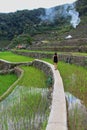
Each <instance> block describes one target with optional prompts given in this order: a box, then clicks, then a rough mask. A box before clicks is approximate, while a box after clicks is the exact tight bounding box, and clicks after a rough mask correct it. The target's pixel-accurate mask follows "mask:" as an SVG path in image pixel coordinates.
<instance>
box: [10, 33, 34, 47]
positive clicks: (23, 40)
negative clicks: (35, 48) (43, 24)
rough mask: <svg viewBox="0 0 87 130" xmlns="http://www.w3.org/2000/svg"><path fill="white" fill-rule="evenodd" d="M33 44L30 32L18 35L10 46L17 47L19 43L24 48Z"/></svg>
mask: <svg viewBox="0 0 87 130" xmlns="http://www.w3.org/2000/svg"><path fill="white" fill-rule="evenodd" d="M31 44H32V38H31V37H30V36H29V34H21V35H19V36H16V37H15V38H13V40H12V41H11V46H10V47H15V46H17V45H22V46H23V47H24V48H26V47H27V46H29V45H31Z"/></svg>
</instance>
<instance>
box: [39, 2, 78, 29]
mask: <svg viewBox="0 0 87 130" xmlns="http://www.w3.org/2000/svg"><path fill="white" fill-rule="evenodd" d="M68 16H71V20H70V24H71V25H72V26H73V27H74V28H76V27H77V25H79V23H80V18H79V12H77V11H76V8H75V3H72V4H65V5H62V6H59V7H58V8H57V9H55V8H49V9H45V15H41V16H40V18H41V20H42V21H50V22H54V19H55V18H59V17H65V18H67V17H68Z"/></svg>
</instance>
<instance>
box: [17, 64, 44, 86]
mask: <svg viewBox="0 0 87 130" xmlns="http://www.w3.org/2000/svg"><path fill="white" fill-rule="evenodd" d="M21 68H22V69H23V70H24V76H23V78H22V79H21V80H20V81H19V83H18V85H20V86H27V87H41V88H44V87H46V75H45V74H44V72H42V71H41V70H39V69H37V68H34V67H32V66H30V67H28V66H22V67H21Z"/></svg>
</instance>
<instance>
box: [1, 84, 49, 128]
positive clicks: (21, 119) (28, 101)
mask: <svg viewBox="0 0 87 130" xmlns="http://www.w3.org/2000/svg"><path fill="white" fill-rule="evenodd" d="M14 91H15V92H13V93H12V94H11V95H10V97H8V98H7V99H6V100H5V101H3V102H2V103H3V105H1V104H0V110H1V111H0V122H1V124H0V130H10V129H12V130H19V129H21V130H22V129H23V130H25V129H27V130H34V129H35V130H41V127H42V123H43V121H45V120H46V121H47V118H48V115H47V111H48V110H47V109H48V101H47V89H42V88H40V89H38V88H36V89H34V88H26V87H22V86H18V87H16V89H14ZM17 93H18V95H17ZM11 97H12V98H11ZM10 98H11V100H9V99H10ZM7 102H8V103H9V105H7V107H5V105H6V103H7ZM2 106H3V109H1V108H2ZM9 124H10V125H9ZM2 128H3V129H2Z"/></svg>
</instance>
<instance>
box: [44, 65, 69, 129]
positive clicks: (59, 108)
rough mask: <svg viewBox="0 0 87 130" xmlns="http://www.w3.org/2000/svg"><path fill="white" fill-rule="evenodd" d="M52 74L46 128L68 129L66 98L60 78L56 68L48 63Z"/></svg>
mask: <svg viewBox="0 0 87 130" xmlns="http://www.w3.org/2000/svg"><path fill="white" fill-rule="evenodd" d="M49 65H50V67H51V68H52V71H53V75H54V86H53V97H52V108H51V112H50V116H49V120H48V124H47V128H46V130H68V128H67V110H66V100H65V93H64V87H63V82H62V78H61V76H60V73H59V71H58V70H55V69H54V66H53V65H51V64H49Z"/></svg>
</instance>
